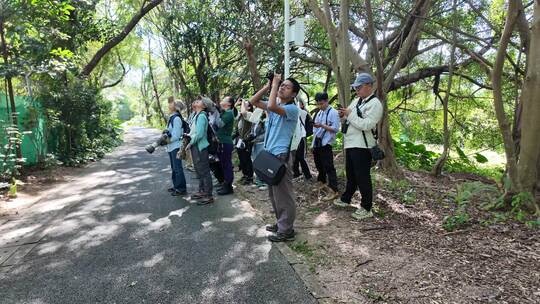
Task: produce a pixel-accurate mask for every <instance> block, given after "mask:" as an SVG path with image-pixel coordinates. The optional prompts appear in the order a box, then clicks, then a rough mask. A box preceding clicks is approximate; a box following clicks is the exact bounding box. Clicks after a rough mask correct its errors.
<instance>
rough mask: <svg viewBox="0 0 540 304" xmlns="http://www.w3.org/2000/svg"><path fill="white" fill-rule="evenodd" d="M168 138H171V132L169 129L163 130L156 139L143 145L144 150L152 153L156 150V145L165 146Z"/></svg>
mask: <svg viewBox="0 0 540 304" xmlns="http://www.w3.org/2000/svg"><path fill="white" fill-rule="evenodd" d="M170 138H171V132H169V130H163V132H162V133H161V136H160V137H159V138H158V140H156V141H155V142H153V143H151V144H149V145H148V146H146V147H144V149H145V150H146V152H148V153H150V154H152V153H154V151H156V148H157V147H159V146H166V145H167V144H168V143H169V139H170Z"/></svg>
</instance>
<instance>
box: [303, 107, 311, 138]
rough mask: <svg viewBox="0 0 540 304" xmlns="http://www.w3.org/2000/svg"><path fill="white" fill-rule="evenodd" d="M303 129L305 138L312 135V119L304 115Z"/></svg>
mask: <svg viewBox="0 0 540 304" xmlns="http://www.w3.org/2000/svg"><path fill="white" fill-rule="evenodd" d="M304 129H306V138H307V137H310V136H311V135H313V118H311V116H310V115H309V113H308V114H307V115H306V123H305V124H304Z"/></svg>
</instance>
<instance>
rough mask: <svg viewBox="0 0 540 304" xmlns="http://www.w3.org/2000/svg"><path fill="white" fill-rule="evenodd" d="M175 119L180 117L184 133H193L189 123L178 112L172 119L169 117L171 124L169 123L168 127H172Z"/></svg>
mask: <svg viewBox="0 0 540 304" xmlns="http://www.w3.org/2000/svg"><path fill="white" fill-rule="evenodd" d="M175 117H180V121H182V131H183V133H189V132H190V131H191V129H190V127H189V124H188V123H187V121H185V120H184V117H182V114H180V113H178V112H176V113H174V114H173V115H171V117H169V122H168V123H167V126H168V125H172V123H173V121H174V118H175Z"/></svg>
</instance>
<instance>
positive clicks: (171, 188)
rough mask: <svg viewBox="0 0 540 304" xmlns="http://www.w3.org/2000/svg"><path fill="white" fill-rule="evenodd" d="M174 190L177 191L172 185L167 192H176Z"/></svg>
mask: <svg viewBox="0 0 540 304" xmlns="http://www.w3.org/2000/svg"><path fill="white" fill-rule="evenodd" d="M174 191H175V189H174V187H170V188H169V189H167V192H171V193H172V192H174Z"/></svg>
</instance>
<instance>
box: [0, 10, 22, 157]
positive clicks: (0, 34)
mask: <svg viewBox="0 0 540 304" xmlns="http://www.w3.org/2000/svg"><path fill="white" fill-rule="evenodd" d="M0 43H2V56H3V58H4V64H5V65H7V64H8V61H9V57H8V51H7V43H6V37H5V35H4V19H3V18H0ZM6 86H7V90H8V91H7V93H8V97H9V105H10V107H11V121H12V123H13V125H14V126H15V128H17V129H19V119H18V118H17V116H18V115H17V107H16V106H15V94H14V93H13V83H12V82H11V76H6ZM15 151H16V154H17V158H22V152H21V145H16V146H15Z"/></svg>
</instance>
